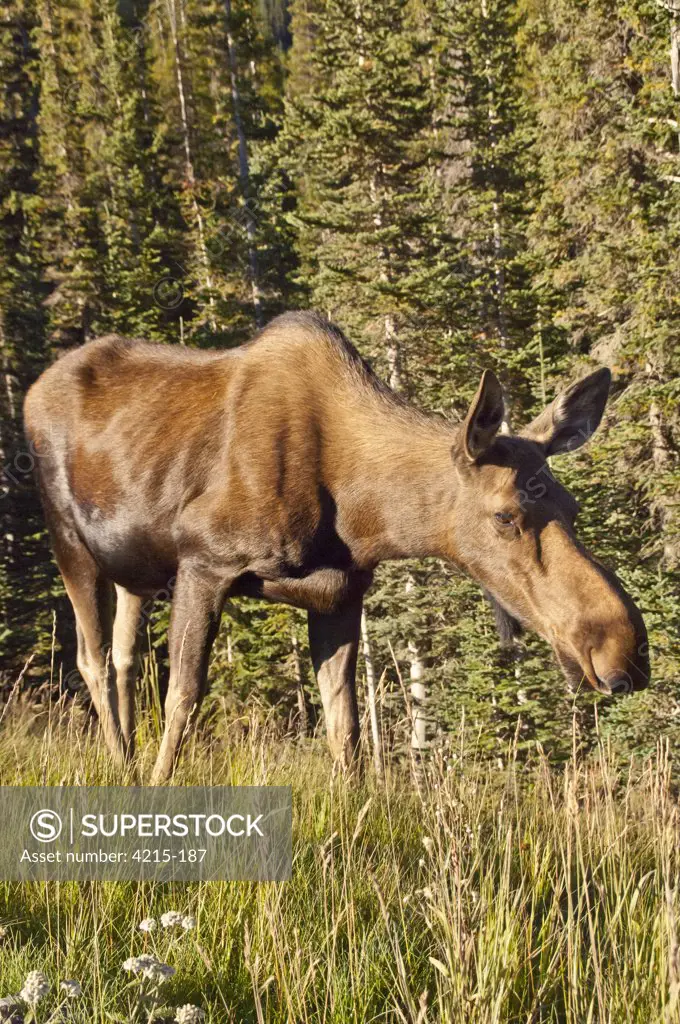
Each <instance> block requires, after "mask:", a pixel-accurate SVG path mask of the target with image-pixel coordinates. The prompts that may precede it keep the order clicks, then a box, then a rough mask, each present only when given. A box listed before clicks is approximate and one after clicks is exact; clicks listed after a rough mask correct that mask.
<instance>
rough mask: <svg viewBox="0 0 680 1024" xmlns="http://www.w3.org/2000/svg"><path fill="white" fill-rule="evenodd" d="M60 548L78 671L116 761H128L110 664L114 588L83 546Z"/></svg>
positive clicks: (63, 544) (70, 542) (61, 545)
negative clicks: (76, 640) (71, 617)
mask: <svg viewBox="0 0 680 1024" xmlns="http://www.w3.org/2000/svg"><path fill="white" fill-rule="evenodd" d="M56 547H57V563H58V565H59V569H60V570H61V574H62V576H63V579H64V586H65V588H66V593H67V594H68V596H69V599H70V601H71V604H72V605H73V611H74V613H75V617H76V633H77V637H78V670H79V672H80V673H81V675H82V677H83V679H84V680H85V682H86V683H87V688H88V690H89V692H90V696H91V698H92V703H93V704H94V707H95V710H96V712H97V715H98V716H99V724H100V727H101V730H102V733H103V735H104V740H105V742H106V745H107V747H108V748H109V751H110V752H111V755H112V756H113V758H114V759H115V760H116V761H117V762H118V763H122V762H123V761H124V760H125V754H126V752H125V745H124V743H123V738H122V736H121V732H120V722H119V718H118V699H117V694H116V689H115V684H114V678H113V677H114V672H113V666H112V664H111V597H112V585H111V583H110V581H109V580H108V579H106V577H104V576H103V575H102V573H101V572H100V571H99V569H98V567H97V565H96V563H95V562H94V559H93V558H92V556H91V555H90V553H89V551H88V550H87V549H86V548H85V546H84V545H83V544H82V543H81V542H80V541H76V540H74V539H71V538H69V540H68V543H66V540H65V538H64V537H62V538H61V542H60V543H59V544H58V545H57V546H56Z"/></svg>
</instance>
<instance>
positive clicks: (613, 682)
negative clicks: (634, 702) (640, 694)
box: [604, 672, 633, 696]
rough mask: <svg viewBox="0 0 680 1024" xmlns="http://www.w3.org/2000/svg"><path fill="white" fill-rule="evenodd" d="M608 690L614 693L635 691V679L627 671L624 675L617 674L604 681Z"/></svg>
mask: <svg viewBox="0 0 680 1024" xmlns="http://www.w3.org/2000/svg"><path fill="white" fill-rule="evenodd" d="M604 685H605V686H606V687H607V690H608V692H609V693H611V694H612V695H617V696H618V695H621V694H624V693H632V692H633V680H632V679H631V678H630V676H629V675H627V674H626V673H625V672H624V673H623V674H622V675H618V676H616V677H615V678H614V679H608V680H607V681H606V682H604Z"/></svg>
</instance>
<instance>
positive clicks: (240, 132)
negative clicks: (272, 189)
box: [224, 0, 262, 327]
mask: <svg viewBox="0 0 680 1024" xmlns="http://www.w3.org/2000/svg"><path fill="white" fill-rule="evenodd" d="M224 11H225V16H226V21H227V56H228V58H229V76H230V80H231V102H232V109H233V114H234V127H235V129H236V138H237V139H238V166H239V181H240V184H241V195H242V197H243V202H244V208H245V217H246V235H247V237H248V263H249V266H250V289H251V294H252V299H253V310H254V312H255V322H256V324H257V326H258V327H261V326H262V293H261V291H260V283H259V271H258V265H257V240H256V231H255V218H254V216H253V211H252V209H251V208H250V206H249V202H250V163H249V160H248V143H247V140H246V133H245V131H244V129H243V118H242V117H241V95H240V92H239V88H238V60H237V55H236V42H235V40H234V37H233V35H232V31H231V0H224Z"/></svg>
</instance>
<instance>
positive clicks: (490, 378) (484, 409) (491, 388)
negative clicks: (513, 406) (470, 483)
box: [463, 370, 504, 462]
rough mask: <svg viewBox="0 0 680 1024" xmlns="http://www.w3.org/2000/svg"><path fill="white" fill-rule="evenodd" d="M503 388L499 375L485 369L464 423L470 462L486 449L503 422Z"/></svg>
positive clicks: (465, 445) (465, 441) (467, 453)
mask: <svg viewBox="0 0 680 1024" xmlns="http://www.w3.org/2000/svg"><path fill="white" fill-rule="evenodd" d="M503 413H504V406H503V389H502V388H501V386H500V383H499V381H498V377H497V376H496V374H495V373H492V372H491V370H485V371H484V373H483V374H482V379H481V381H480V382H479V387H478V388H477V394H476V395H475V397H474V398H473V399H472V402H471V403H470V408H469V409H468V414H467V416H466V417H465V423H464V424H463V450H464V452H465V455H466V456H467V458H468V460H469V461H470V462H474V461H475V459H477V458H478V457H479V456H480V455H481V454H482V452H484V451H486V449H487V448H488V447H489V445H490V444H491V442H492V441H493V439H494V437H495V436H496V434H497V432H498V428H499V427H500V425H501V423H502V422H503Z"/></svg>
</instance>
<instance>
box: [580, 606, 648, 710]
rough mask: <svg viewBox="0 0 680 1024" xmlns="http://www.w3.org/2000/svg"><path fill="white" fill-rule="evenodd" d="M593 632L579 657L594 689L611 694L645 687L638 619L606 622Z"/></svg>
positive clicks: (643, 645)
mask: <svg viewBox="0 0 680 1024" xmlns="http://www.w3.org/2000/svg"><path fill="white" fill-rule="evenodd" d="M594 634H595V637H596V642H595V643H594V644H593V645H592V646H591V647H590V649H589V651H588V652H587V655H586V657H585V658H582V663H583V668H584V672H585V675H586V676H587V678H588V679H589V681H590V682H591V684H592V685H593V686H594V687H595V689H597V690H599V691H600V692H601V693H606V694H611V695H615V694H627V693H633V692H634V691H637V690H644V689H646V687H647V686H648V685H649V653H648V643H647V634H646V631H645V628H644V624H643V623H642V619H641V618H640V619H639V622H635V623H633V622H630V621H627V622H624V623H616V624H614V623H610V624H609V625H608V627H606V628H599V629H596V630H595V631H594ZM591 635H592V634H591ZM589 669H590V671H589Z"/></svg>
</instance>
